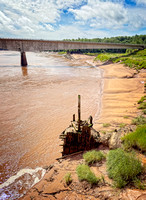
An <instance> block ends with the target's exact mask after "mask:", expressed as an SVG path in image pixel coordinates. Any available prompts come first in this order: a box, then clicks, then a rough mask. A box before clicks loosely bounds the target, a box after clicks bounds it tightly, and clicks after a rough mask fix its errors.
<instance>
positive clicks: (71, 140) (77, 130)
mask: <svg viewBox="0 0 146 200" xmlns="http://www.w3.org/2000/svg"><path fill="white" fill-rule="evenodd" d="M92 121H93V118H92V116H90V117H89V118H88V120H84V121H82V120H81V96H80V95H78V119H77V121H76V120H75V114H74V115H73V121H71V124H70V126H69V127H68V128H66V129H65V130H64V131H63V132H62V133H61V134H60V136H59V138H60V139H61V140H62V142H63V143H62V145H61V146H62V147H63V150H62V156H64V155H68V154H72V153H76V152H79V151H84V150H90V149H94V148H97V147H98V145H99V137H100V135H99V133H98V132H97V131H96V130H95V129H94V128H93V123H92Z"/></svg>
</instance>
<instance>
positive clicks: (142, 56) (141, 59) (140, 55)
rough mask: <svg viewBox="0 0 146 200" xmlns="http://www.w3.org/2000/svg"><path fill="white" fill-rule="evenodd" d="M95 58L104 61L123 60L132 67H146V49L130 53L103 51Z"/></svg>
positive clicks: (122, 61)
mask: <svg viewBox="0 0 146 200" xmlns="http://www.w3.org/2000/svg"><path fill="white" fill-rule="evenodd" d="M95 60H100V61H102V62H105V61H108V60H110V61H112V62H114V63H117V62H121V63H123V64H125V65H127V66H129V67H130V68H135V69H137V70H140V69H142V68H143V69H146V49H144V50H139V51H137V50H135V51H133V52H132V53H130V54H128V53H125V54H117V53H101V54H98V56H97V57H96V58H95Z"/></svg>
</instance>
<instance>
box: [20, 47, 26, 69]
mask: <svg viewBox="0 0 146 200" xmlns="http://www.w3.org/2000/svg"><path fill="white" fill-rule="evenodd" d="M21 66H23V67H26V66H27V59H26V55H25V52H24V51H22V52H21Z"/></svg>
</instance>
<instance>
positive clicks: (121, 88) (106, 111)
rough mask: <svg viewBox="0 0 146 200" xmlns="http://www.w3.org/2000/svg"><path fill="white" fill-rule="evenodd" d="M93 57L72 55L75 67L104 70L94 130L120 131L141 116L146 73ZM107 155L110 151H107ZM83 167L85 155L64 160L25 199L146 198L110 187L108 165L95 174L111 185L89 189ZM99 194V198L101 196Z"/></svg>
mask: <svg viewBox="0 0 146 200" xmlns="http://www.w3.org/2000/svg"><path fill="white" fill-rule="evenodd" d="M93 59H94V58H93V57H91V56H86V55H79V54H73V55H71V58H70V62H71V63H74V64H75V63H78V62H80V63H82V64H83V63H88V64H89V63H90V65H91V66H96V67H100V68H101V69H102V70H103V80H104V84H103V91H101V92H102V102H101V110H100V111H99V117H98V118H96V120H95V121H94V128H95V129H96V130H100V131H106V130H114V129H118V128H119V127H120V125H121V124H130V123H131V119H132V118H133V117H134V116H137V115H138V114H139V113H138V112H139V111H138V110H137V101H138V100H139V99H140V97H141V96H143V93H144V81H145V77H146V72H145V71H141V72H140V73H137V72H136V71H135V70H132V69H129V68H127V67H125V66H124V65H121V64H112V63H108V64H105V65H104V64H102V63H100V62H99V63H98V62H94V61H93ZM105 123H108V124H110V126H109V127H108V128H107V127H103V124H105ZM105 151H107V150H105ZM81 163H83V159H82V154H79V155H76V156H73V157H69V158H67V159H63V160H62V159H60V160H58V161H57V162H55V163H54V164H52V165H50V166H49V167H48V169H47V173H46V175H45V177H44V178H43V179H42V180H41V181H40V182H39V183H38V184H36V185H35V186H34V187H33V188H32V189H31V190H29V191H28V193H27V194H26V195H25V196H24V197H22V198H21V199H24V200H28V199H34V200H35V199H40V198H41V199H62V200H63V199H71V200H73V199H103V198H104V197H106V198H108V199H115V200H117V199H118V196H117V193H118V194H119V198H121V199H126V200H128V199H129V198H131V199H132V200H135V199H137V198H139V197H140V198H141V197H142V198H144V197H145V195H146V193H145V192H141V191H139V190H130V189H126V190H124V191H122V192H121V191H120V190H118V189H117V190H114V189H112V188H111V187H109V183H110V182H111V180H109V179H108V177H107V174H106V172H105V164H103V166H102V167H100V166H99V167H98V170H97V169H96V168H97V166H95V167H96V168H94V167H93V171H94V172H95V174H96V175H97V176H98V175H101V174H102V172H103V174H104V173H105V174H104V175H105V180H106V182H107V183H108V185H104V186H101V187H100V188H98V189H97V191H96V189H95V188H93V189H91V188H89V186H87V185H86V183H83V184H80V182H79V181H78V178H77V175H76V166H77V165H78V164H81ZM68 171H69V172H71V174H72V176H73V179H74V182H73V184H74V185H71V186H70V187H68V186H66V185H65V182H64V178H63V177H64V175H65V174H66V172H68ZM97 192H98V194H97ZM93 193H94V195H93Z"/></svg>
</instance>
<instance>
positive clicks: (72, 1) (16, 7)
mask: <svg viewBox="0 0 146 200" xmlns="http://www.w3.org/2000/svg"><path fill="white" fill-rule="evenodd" d="M133 1H136V2H137V4H139V6H138V7H133V6H131V7H128V6H127V7H126V6H125V1H124V0H1V1H0V36H1V37H8V36H9V37H17V38H40V39H63V38H77V37H87V38H89V37H90V38H91V35H92V37H97V36H100V37H101V36H102V37H104V36H107V34H109V35H111V34H110V32H112V30H114V32H115V33H117V32H118V31H121V30H122V31H123V33H124V32H125V31H124V30H125V29H126V32H125V33H130V32H131V33H132V31H133V33H134V31H136V30H137V31H140V29H142V28H145V24H146V17H145V9H144V6H140V5H141V4H142V3H144V2H145V1H144V0H133ZM86 33H88V35H87V34H86ZM90 33H91V34H90Z"/></svg>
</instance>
